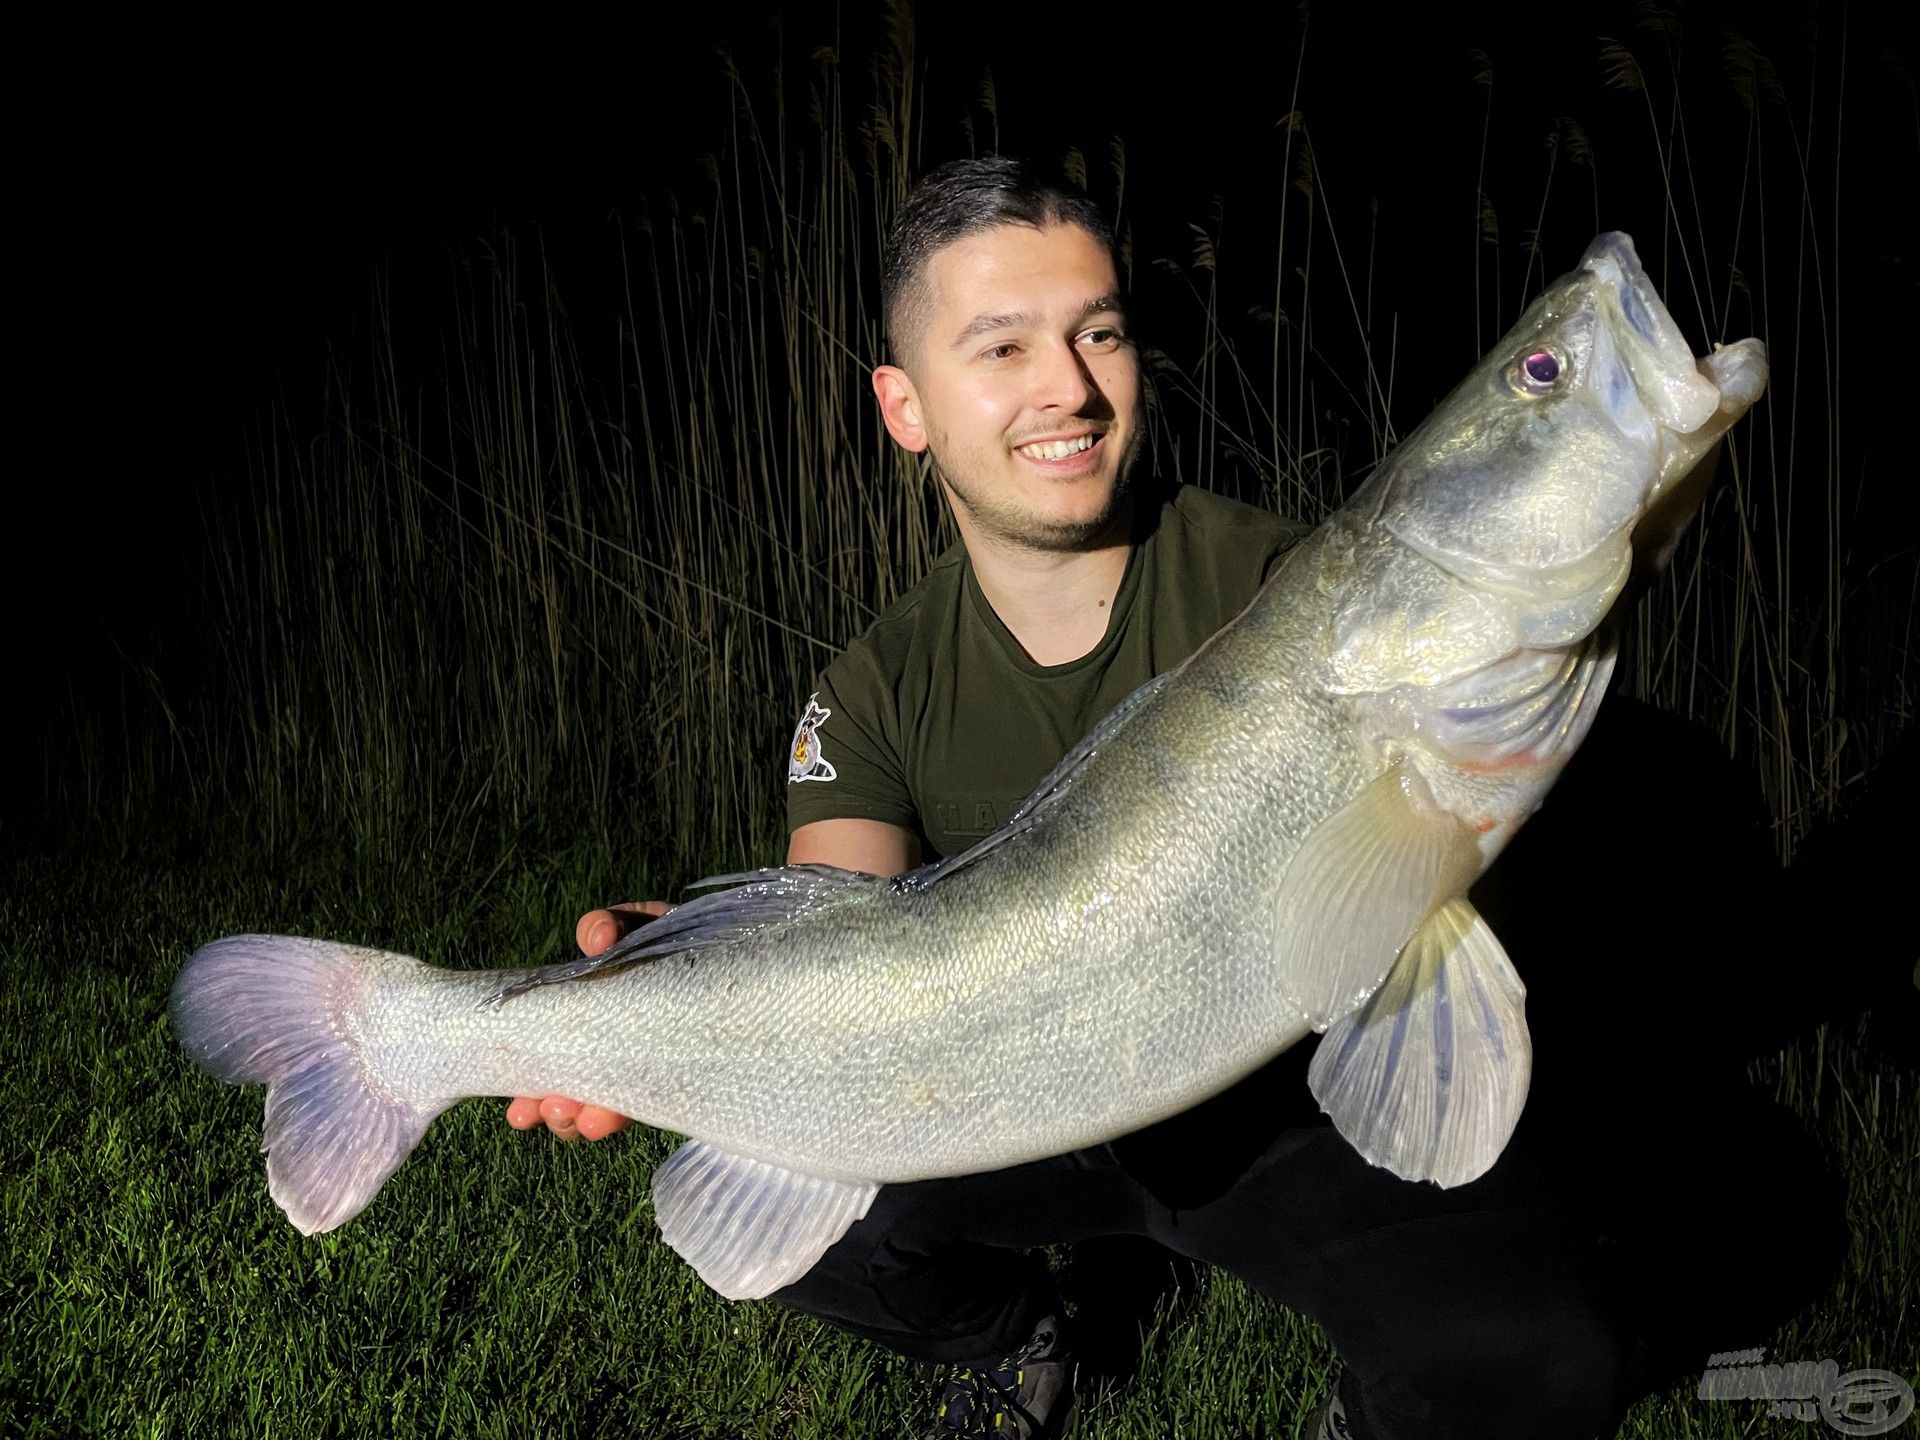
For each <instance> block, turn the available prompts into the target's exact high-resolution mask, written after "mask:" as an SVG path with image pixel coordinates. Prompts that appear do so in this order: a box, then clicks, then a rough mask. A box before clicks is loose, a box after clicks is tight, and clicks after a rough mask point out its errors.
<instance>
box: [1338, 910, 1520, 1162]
mask: <svg viewBox="0 0 1920 1440" xmlns="http://www.w3.org/2000/svg"><path fill="white" fill-rule="evenodd" d="M1526 1000H1527V987H1526V986H1525V985H1523V984H1522V983H1521V981H1520V976H1519V974H1518V973H1517V972H1516V971H1515V970H1514V968H1513V962H1512V961H1510V960H1508V959H1507V953H1506V951H1505V950H1503V949H1501V948H1500V942H1499V941H1498V940H1497V939H1495V938H1494V934H1493V931H1492V930H1490V929H1489V928H1488V927H1487V922H1486V921H1485V920H1483V919H1481V918H1480V913H1479V912H1478V911H1477V910H1475V909H1474V908H1473V906H1472V905H1470V904H1469V903H1468V902H1467V901H1465V900H1449V901H1448V902H1447V903H1446V904H1444V905H1442V906H1441V907H1440V908H1439V909H1437V910H1435V911H1434V912H1433V914H1432V915H1431V916H1430V917H1428V920H1427V923H1426V924H1424V925H1423V926H1421V927H1420V932H1419V933H1418V934H1417V935H1415V936H1414V937H1413V939H1412V940H1410V941H1408V942H1407V948H1406V949H1405V950H1404V951H1403V952H1402V953H1401V956H1400V962H1399V963H1398V964H1397V965H1395V966H1394V967H1393V973H1392V974H1390V975H1389V976H1388V977H1387V980H1386V983H1385V984H1384V985H1382V986H1381V987H1380V989H1379V991H1378V993H1376V994H1375V995H1374V996H1373V998H1372V999H1371V1000H1369V1001H1368V1002H1367V1003H1366V1004H1365V1005H1363V1006H1362V1007H1361V1008H1360V1009H1359V1010H1357V1011H1356V1012H1355V1013H1353V1014H1352V1015H1349V1016H1347V1017H1346V1018H1345V1019H1344V1020H1341V1021H1338V1022H1337V1023H1336V1024H1334V1025H1333V1027H1332V1028H1330V1029H1329V1030H1328V1031H1327V1033H1326V1036H1325V1037H1324V1038H1323V1039H1322V1040H1321V1041H1320V1048H1319V1050H1318V1051H1316V1052H1315V1054H1314V1057H1313V1064H1312V1066H1311V1068H1310V1069H1309V1071H1308V1083H1309V1084H1310V1085H1311V1086H1312V1088H1313V1094H1314V1098H1315V1099H1317V1100H1318V1101H1319V1102H1320V1106H1321V1108H1322V1109H1324V1110H1325V1111H1326V1112H1327V1114H1329V1115H1330V1116H1332V1117H1333V1123H1334V1126H1335V1127H1336V1128H1337V1129H1338V1130H1339V1131H1340V1133H1341V1134H1342V1135H1344V1136H1345V1137H1346V1138H1347V1141H1348V1143H1349V1144H1351V1145H1352V1146H1353V1148H1354V1149H1356V1150H1358V1151H1359V1152H1360V1153H1361V1154H1362V1155H1364V1156H1365V1157H1366V1158H1367V1159H1368V1160H1369V1161H1371V1162H1372V1163H1373V1164H1375V1165H1381V1166H1385V1167H1386V1168H1387V1169H1389V1170H1391V1171H1392V1172H1393V1173H1394V1174H1396V1175H1398V1176H1400V1178H1401V1179H1403V1180H1433V1181H1436V1182H1438V1183H1439V1184H1441V1185H1464V1184H1466V1183H1467V1182H1468V1181H1469V1180H1475V1179H1478V1178H1479V1177H1480V1176H1481V1175H1484V1174H1485V1173H1486V1172H1487V1171H1488V1170H1489V1169H1490V1168H1491V1167H1492V1165H1493V1162H1494V1161H1495V1160H1497V1159H1499V1158H1500V1152H1501V1151H1502V1150H1504V1149H1505V1148H1506V1144H1507V1140H1508V1138H1509V1137H1510V1136H1511V1135H1512V1134H1513V1127H1514V1126H1515V1125H1516V1124H1518V1123H1519V1120H1520V1111H1521V1108H1522V1107H1523V1106H1524V1105H1525V1104H1526V1100H1527V1084H1528V1081H1529V1080H1530V1078H1531V1077H1532V1074H1533V1043H1532V1040H1531V1039H1530V1038H1529V1036H1528V1034H1527V1017H1526Z"/></svg>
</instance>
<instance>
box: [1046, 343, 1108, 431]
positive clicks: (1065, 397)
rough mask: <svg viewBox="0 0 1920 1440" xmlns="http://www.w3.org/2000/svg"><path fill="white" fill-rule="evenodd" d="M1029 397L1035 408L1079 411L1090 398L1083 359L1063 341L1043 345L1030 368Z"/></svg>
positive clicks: (1089, 379)
mask: <svg viewBox="0 0 1920 1440" xmlns="http://www.w3.org/2000/svg"><path fill="white" fill-rule="evenodd" d="M1032 373H1033V382H1034V386H1033V392H1032V395H1031V397H1030V398H1031V400H1032V403H1033V406H1034V408H1035V409H1037V410H1053V409H1059V410H1065V411H1066V412H1067V413H1068V414H1078V413H1079V412H1080V411H1081V410H1082V409H1084V408H1085V407H1086V404H1087V401H1088V400H1090V399H1092V398H1093V394H1094V384H1093V377H1092V376H1091V375H1089V374H1088V373H1087V362H1086V358H1085V357H1084V356H1083V355H1081V353H1080V351H1079V350H1078V349H1077V348H1076V347H1075V346H1073V345H1072V344H1070V343H1068V342H1067V341H1065V340H1061V341H1057V342H1055V343H1053V344H1051V345H1047V346H1044V347H1042V349H1041V350H1040V352H1039V355H1038V357H1037V359H1036V363H1035V365H1034V367H1033V372H1032Z"/></svg>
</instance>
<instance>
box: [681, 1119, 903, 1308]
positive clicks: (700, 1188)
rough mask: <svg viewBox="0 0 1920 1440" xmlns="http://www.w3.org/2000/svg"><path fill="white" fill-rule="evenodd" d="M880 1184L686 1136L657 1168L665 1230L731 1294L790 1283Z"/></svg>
mask: <svg viewBox="0 0 1920 1440" xmlns="http://www.w3.org/2000/svg"><path fill="white" fill-rule="evenodd" d="M879 1193H880V1187H879V1186H878V1185H875V1184H872V1183H871V1182H866V1181H848V1180H829V1179H827V1178H825V1177H823V1176H819V1175H803V1174H801V1173H800V1172H798V1171H796V1170H788V1169H784V1168H783V1167H781V1166H778V1165H770V1164H768V1163H767V1162H765V1161H764V1160H750V1159H748V1158H747V1157H746V1156H744V1155H736V1154H733V1153H732V1152H730V1151H727V1150H723V1149H721V1148H720V1147H718V1146H715V1145H707V1144H703V1143H702V1142H700V1141H698V1140H689V1141H688V1142H687V1143H686V1144H684V1145H682V1146H681V1147H680V1148H679V1149H678V1150H676V1151H674V1152H673V1154H671V1155H669V1156H668V1157H667V1159H666V1161H665V1162H664V1163H663V1164H662V1165H661V1166H660V1168H659V1169H658V1170H656V1171H654V1172H653V1210H654V1216H655V1218H656V1219H657V1220H658V1221H659V1224H660V1234H661V1236H662V1237H663V1238H664V1239H665V1240H666V1242H667V1243H668V1244H669V1245H671V1246H672V1247H673V1248H674V1249H675V1250H677V1251H678V1252H679V1253H680V1255H681V1256H682V1258H684V1259H685V1260H686V1262H687V1263H688V1264H689V1265H691V1266H693V1268H694V1270H695V1271H696V1272H697V1273H698V1274H699V1276H700V1278H701V1279H702V1280H704V1281H706V1282H707V1284H709V1285H711V1286H712V1287H713V1288H714V1289H715V1290H717V1291H719V1293H720V1294H722V1295H724V1296H726V1298H727V1299H729V1300H758V1299H760V1298H762V1297H763V1296H766V1295H771V1294H772V1293H773V1292H774V1291H775V1290H778V1289H780V1287H781V1286H783V1285H790V1284H792V1283H793V1282H794V1281H795V1280H798V1279H799V1278H800V1277H801V1276H802V1275H804V1274H806V1273H807V1271H809V1270H811V1269H812V1268H813V1266H814V1262H815V1261H817V1260H819V1258H820V1257H821V1256H822V1255H823V1254H825V1253H826V1251H827V1248H828V1247H829V1246H831V1245H832V1244H833V1243H834V1242H835V1241H837V1240H838V1239H839V1238H840V1237H841V1236H842V1235H844V1234H846V1233H847V1230H848V1228H849V1227H850V1226H851V1225H852V1224H853V1223H854V1222H855V1221H856V1220H858V1219H860V1217H861V1216H863V1215H865V1214H866V1213H867V1208H868V1207H869V1206H870V1205H872V1204H873V1197H874V1196H875V1195H878V1194H879Z"/></svg>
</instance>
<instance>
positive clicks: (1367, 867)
mask: <svg viewBox="0 0 1920 1440" xmlns="http://www.w3.org/2000/svg"><path fill="white" fill-rule="evenodd" d="M1479 859H1480V850H1479V847H1478V845H1476V844H1475V843H1474V839H1473V834H1472V832H1471V831H1469V830H1468V829H1467V827H1466V826H1465V825H1464V824H1462V823H1461V822H1460V821H1459V819H1457V818H1456V817H1455V816H1453V815H1451V814H1449V813H1448V812H1447V811H1445V810H1442V809H1441V808H1440V807H1439V806H1438V805H1436V804H1435V803H1434V800H1433V796H1432V793H1431V792H1430V791H1429V790H1428V789H1427V784H1426V782H1425V781H1424V780H1422V779H1421V778H1420V775H1419V772H1418V771H1416V770H1415V769H1414V768H1413V767H1412V766H1411V765H1409V764H1407V763H1406V762H1405V761H1396V762H1395V763H1394V764H1393V765H1391V766H1389V767H1388V768H1387V769H1386V770H1385V771H1384V772H1382V773H1381V774H1380V775H1379V776H1377V777H1376V778H1375V779H1374V780H1372V781H1371V782H1369V783H1368V784H1367V785H1366V786H1365V788H1363V789H1362V790H1361V791H1360V793H1359V794H1358V795H1356V796H1355V797H1354V798H1353V799H1352V800H1351V801H1349V802H1348V803H1347V804H1346V805H1344V806H1342V807H1341V808H1340V809H1339V810H1336V811H1335V812H1334V813H1333V814H1331V815H1329V816H1328V817H1327V818H1326V819H1325V820H1323V821H1321V822H1320V824H1319V825H1317V826H1316V827H1314V829H1313V830H1312V831H1311V832H1309V834H1308V835H1307V838H1306V840H1305V841H1304V842H1302V844H1301V846H1300V848H1299V850H1298V851H1296V852H1295V854H1294V856H1293V858H1292V859H1291V860H1290V861H1289V862H1288V864H1287V867H1286V870H1285V871H1284V872H1283V873H1282V875H1281V877H1280V884H1279V885H1278V887H1277V888H1276V892H1275V895H1274V904H1273V918H1274V964H1275V966H1276V973H1277V974H1278V975H1279V976H1280V983H1281V984H1282V986H1283V987H1284V988H1285V991H1286V994H1287V997H1288V998H1289V999H1290V1000H1292V1001H1293V1002H1294V1004H1295V1005H1297V1006H1298V1007H1299V1008H1300V1012H1301V1014H1302V1015H1304V1016H1305V1017H1306V1020H1307V1023H1308V1024H1310V1025H1312V1026H1313V1028H1314V1029H1316V1030H1324V1029H1326V1028H1327V1026H1328V1025H1330V1024H1332V1023H1333V1022H1334V1021H1335V1020H1338V1019H1339V1018H1340V1017H1341V1016H1343V1015H1347V1014H1350V1013H1351V1012H1352V1011H1354V1010H1355V1009H1357V1008H1358V1007H1359V1006H1360V1005H1361V1004H1362V1003H1364V1002H1365V1000H1366V998H1367V997H1368V996H1369V995H1371V994H1372V993H1373V992H1374V990H1375V989H1376V988H1377V987H1378V986H1379V984H1380V982H1381V980H1382V979H1383V978H1385V976H1386V974H1387V971H1388V970H1389V969H1391V968H1392V966H1393V962H1394V957H1395V956H1397V955H1398V954H1399V953H1400V949H1401V947H1402V946H1403V945H1405V944H1406V943H1407V940H1408V939H1409V938H1410V937H1411V936H1412V935H1413V933H1414V931H1416V930H1417V929H1419V928H1420V923H1421V921H1423V920H1424V919H1426V917H1427V916H1428V915H1429V914H1430V913H1432V911H1433V908H1434V907H1435V906H1436V905H1438V904H1439V903H1440V902H1441V901H1442V900H1445V899H1447V898H1449V897H1451V896H1454V895H1459V894H1463V893H1464V892H1465V891H1466V888H1467V886H1468V885H1469V884H1470V883H1471V882H1472V880H1473V877H1474V875H1475V873H1476V872H1477V870H1478V867H1479Z"/></svg>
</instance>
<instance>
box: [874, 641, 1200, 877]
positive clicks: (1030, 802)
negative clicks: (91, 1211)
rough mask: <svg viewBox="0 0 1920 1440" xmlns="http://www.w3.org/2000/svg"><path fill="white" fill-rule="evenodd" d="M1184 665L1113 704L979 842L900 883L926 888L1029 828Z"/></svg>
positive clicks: (1155, 677)
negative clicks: (1025, 796)
mask: <svg viewBox="0 0 1920 1440" xmlns="http://www.w3.org/2000/svg"><path fill="white" fill-rule="evenodd" d="M1183 668H1185V667H1184V665H1179V666H1175V667H1174V668H1173V669H1171V670H1168V671H1166V672H1165V673H1163V674H1160V675H1156V676H1154V677H1153V679H1151V680H1149V681H1147V683H1146V684H1144V685H1142V686H1141V687H1140V688H1139V689H1138V690H1135V691H1134V692H1133V693H1132V694H1131V695H1129V696H1127V698H1126V699H1124V700H1122V701H1121V702H1120V703H1119V704H1118V705H1116V706H1114V707H1113V709H1111V710H1109V711H1108V712H1107V713H1106V714H1105V715H1104V716H1102V717H1101V719H1100V723H1099V724H1097V725H1095V726H1094V727H1093V729H1091V730H1089V731H1088V732H1087V733H1086V734H1085V735H1083V736H1081V737H1080V740H1079V742H1078V743H1077V744H1075V745H1074V747H1073V748H1072V749H1071V750H1069V751H1067V753H1066V754H1064V755H1062V756H1061V757H1060V761H1059V763H1058V764H1057V765H1055V766H1054V767H1053V768H1052V769H1051V770H1049V771H1048V772H1047V773H1046V774H1045V775H1044V776H1042V777H1041V779H1040V783H1039V784H1038V785H1036V786H1034V787H1033V791H1032V793H1030V794H1029V795H1028V796H1027V798H1026V799H1024V800H1022V801H1021V802H1020V804H1019V805H1018V806H1017V807H1015V809H1014V812H1013V813H1012V814H1011V815H1009V816H1008V817H1007V818H1006V822H1005V823H1004V824H1002V825H1001V826H1000V828H999V829H998V830H995V831H994V832H993V833H992V834H991V835H989V836H987V837H986V838H985V839H984V840H982V841H980V843H979V844H977V845H973V846H970V847H969V848H968V849H965V850H962V851H961V852H960V853H959V854H958V855H949V856H947V857H946V858H945V859H942V860H936V861H934V863H933V864H931V865H922V866H921V867H920V868H919V869H918V870H909V871H908V872H907V873H906V874H905V875H902V876H901V877H900V878H899V881H898V884H899V885H900V886H901V888H903V889H907V890H922V889H925V888H926V887H927V886H929V885H931V884H933V882H934V881H936V880H940V879H944V878H945V877H946V876H948V875H951V874H952V873H953V872H954V871H956V870H959V869H962V868H964V867H965V866H968V865H971V864H973V863H974V862H975V861H977V860H979V859H981V858H982V857H983V856H986V855H989V854H991V853H992V852H993V851H994V850H996V849H998V848H999V847H1000V846H1001V845H1004V844H1005V843H1006V842H1007V841H1009V840H1011V839H1012V838H1013V837H1014V836H1016V835H1018V834H1020V833H1021V832H1022V831H1024V830H1028V829H1031V828H1032V827H1033V824H1034V822H1035V821H1037V820H1038V819H1039V818H1040V817H1041V816H1042V815H1044V814H1046V813H1047V811H1049V810H1051V809H1052V808H1053V807H1054V806H1055V805H1056V804H1058V803H1059V801H1060V797H1061V796H1063V795H1065V794H1066V793H1067V791H1069V790H1070V789H1072V788H1073V782H1074V781H1075V780H1077V779H1079V778H1080V776H1081V774H1082V773H1083V772H1084V771H1085V770H1086V768H1087V766H1088V765H1090V764H1092V763H1093V758H1094V756H1096V755H1098V754H1099V753H1100V752H1101V751H1102V750H1103V749H1105V748H1106V747H1107V745H1108V743H1109V742H1110V741H1111V740H1112V739H1113V737H1114V736H1116V735H1118V734H1119V733H1120V732H1121V731H1122V730H1123V729H1125V728H1126V726H1127V723H1128V722H1129V721H1130V720H1132V719H1133V718H1134V716H1136V715H1138V714H1139V713H1140V710H1141V707H1142V706H1144V705H1145V704H1146V703H1147V701H1149V700H1151V699H1152V698H1153V697H1154V696H1155V695H1158V694H1159V693H1160V692H1161V691H1162V690H1163V689H1165V688H1166V685H1167V682H1168V681H1170V680H1172V679H1173V677H1174V676H1175V675H1178V674H1179V673H1180V671H1181V670H1182V669H1183Z"/></svg>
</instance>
